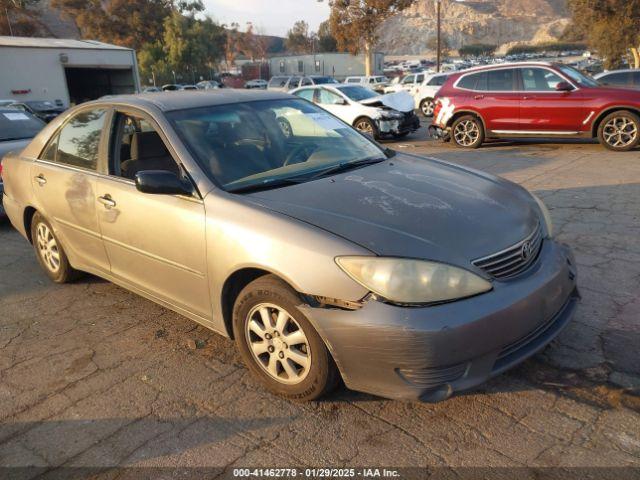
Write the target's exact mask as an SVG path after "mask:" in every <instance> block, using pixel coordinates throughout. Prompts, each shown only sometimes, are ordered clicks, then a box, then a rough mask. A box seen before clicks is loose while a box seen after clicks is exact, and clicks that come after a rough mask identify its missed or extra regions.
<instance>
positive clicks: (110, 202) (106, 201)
mask: <svg viewBox="0 0 640 480" xmlns="http://www.w3.org/2000/svg"><path fill="white" fill-rule="evenodd" d="M98 201H99V202H100V203H101V204H102V205H104V206H105V208H112V207H115V206H116V202H115V200H114V199H113V198H111V195H109V194H107V195H103V196H102V197H98Z"/></svg>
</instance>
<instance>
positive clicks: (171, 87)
mask: <svg viewBox="0 0 640 480" xmlns="http://www.w3.org/2000/svg"><path fill="white" fill-rule="evenodd" d="M180 87H182V85H180V84H177V83H168V84H166V85H163V86H162V91H163V92H173V91H174V90H180Z"/></svg>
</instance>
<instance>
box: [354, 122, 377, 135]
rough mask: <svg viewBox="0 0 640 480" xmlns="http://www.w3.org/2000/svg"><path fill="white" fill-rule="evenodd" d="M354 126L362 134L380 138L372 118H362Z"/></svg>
mask: <svg viewBox="0 0 640 480" xmlns="http://www.w3.org/2000/svg"><path fill="white" fill-rule="evenodd" d="M353 126H354V127H355V129H356V130H358V131H359V132H360V133H364V134H365V135H369V136H372V137H373V138H378V129H377V128H376V126H375V124H374V123H373V120H371V119H370V118H367V117H361V118H359V119H357V120H356V121H355V122H354V124H353Z"/></svg>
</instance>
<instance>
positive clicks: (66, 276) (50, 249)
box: [31, 212, 81, 283]
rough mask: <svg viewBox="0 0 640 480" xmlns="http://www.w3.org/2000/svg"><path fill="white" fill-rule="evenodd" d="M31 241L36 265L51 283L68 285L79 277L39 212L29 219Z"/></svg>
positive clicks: (48, 224)
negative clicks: (38, 265) (38, 264)
mask: <svg viewBox="0 0 640 480" xmlns="http://www.w3.org/2000/svg"><path fill="white" fill-rule="evenodd" d="M31 240H32V242H33V248H34V250H35V252H36V258H37V259H38V263H40V266H41V267H42V269H43V270H44V272H45V273H46V274H47V276H48V277H49V278H50V279H51V280H52V281H54V282H55V283H68V282H72V281H73V280H76V279H77V278H78V277H80V276H81V272H79V271H78V270H75V269H74V268H73V267H72V266H71V264H70V263H69V259H68V258H67V255H66V253H65V252H64V249H63V248H62V245H61V244H60V241H59V240H58V237H56V235H55V234H54V233H53V228H51V224H50V223H49V222H48V221H47V220H46V219H45V218H44V217H43V216H42V215H41V214H40V213H39V212H36V213H34V215H33V218H32V219H31Z"/></svg>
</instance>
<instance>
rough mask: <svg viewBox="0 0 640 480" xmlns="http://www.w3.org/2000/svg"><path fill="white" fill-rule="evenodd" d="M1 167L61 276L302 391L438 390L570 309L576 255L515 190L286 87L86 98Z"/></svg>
mask: <svg viewBox="0 0 640 480" xmlns="http://www.w3.org/2000/svg"><path fill="white" fill-rule="evenodd" d="M351 88H357V86H351ZM281 115H286V116H287V119H288V121H289V122H290V124H291V126H292V132H293V136H292V137H289V138H285V137H284V135H283V132H282V131H281V130H280V128H279V123H278V120H277V119H278V117H279V116H281ZM79 125H81V126H82V128H77V127H78V126H79ZM298 131H300V132H301V133H300V134H298V133H297V132H298ZM108 145H109V146H111V147H112V148H107V146H108ZM4 166H5V168H4V172H3V174H4V176H5V196H4V199H5V207H6V210H7V213H8V216H9V218H10V219H11V222H12V224H13V225H14V227H15V228H16V229H17V230H18V231H19V232H20V233H21V234H22V236H24V237H25V238H26V239H27V240H28V241H29V242H31V243H32V244H33V248H34V250H35V254H36V257H37V259H38V262H39V263H40V265H41V266H42V268H43V270H44V272H45V273H46V275H48V276H49V278H50V279H51V280H52V281H54V282H58V283H64V282H67V281H71V280H72V279H74V278H77V276H78V275H79V274H78V272H79V271H86V272H90V273H93V274H95V275H98V276H100V277H103V278H105V279H107V280H110V281H112V282H114V283H116V284H118V285H121V286H122V287H124V288H127V289H130V290H132V291H134V292H136V293H138V294H140V295H142V296H145V297H147V298H149V299H151V300H153V301H155V302H158V303H160V304H162V305H164V306H166V307H168V308H170V309H173V310H175V311H176V312H179V313H180V314H182V315H185V316H187V317H190V318H192V319H194V320H195V321H197V322H199V323H200V324H202V325H204V326H206V327H208V328H211V329H212V330H214V331H216V332H219V333H220V334H222V335H225V336H229V337H232V338H233V339H234V340H235V343H236V345H237V348H238V349H239V352H240V355H241V357H242V359H243V360H244V362H245V363H246V365H247V367H248V368H249V370H250V371H251V372H252V373H253V374H254V375H255V376H256V378H258V379H259V380H260V381H262V382H263V383H264V385H265V386H266V387H268V388H269V389H270V390H271V391H273V392H275V393H277V394H280V395H283V396H285V397H286V398H289V399H295V400H311V399H315V398H318V397H319V396H321V395H322V394H324V393H326V392H328V391H329V390H330V389H331V388H332V387H333V386H334V385H335V384H336V382H337V380H338V378H339V377H340V376H341V377H342V379H343V380H344V382H345V383H346V385H347V386H348V387H350V388H352V389H354V390H359V391H365V392H369V393H373V394H376V395H381V396H385V397H390V398H401V399H421V400H431V401H438V400H443V399H446V398H448V397H449V396H450V395H452V394H453V393H454V392H457V391H461V390H464V389H468V388H472V387H474V386H475V385H478V384H480V383H482V382H484V381H485V380H487V379H488V378H490V377H492V376H495V375H497V374H499V373H501V372H503V371H505V370H507V369H509V368H511V367H513V366H514V365H517V364H518V363H520V362H522V361H523V360H524V359H526V358H528V357H530V356H531V355H533V354H534V353H536V352H538V351H539V350H541V349H542V348H543V347H544V346H545V345H547V344H548V343H549V342H550V341H551V340H553V338H554V337H556V336H557V335H558V333H559V332H560V331H561V330H562V328H563V327H565V325H567V323H568V322H569V320H570V318H571V316H572V314H573V312H574V310H575V308H576V304H577V290H576V267H575V261H574V259H573V256H572V254H571V252H570V250H569V248H568V247H566V246H565V245H563V244H561V243H558V242H556V241H555V240H554V239H553V234H552V226H551V222H550V219H549V214H548V212H547V210H546V208H545V207H544V205H543V203H542V202H541V201H540V200H538V199H537V198H536V197H534V196H533V195H531V194H529V193H528V192H527V191H526V190H524V189H523V188H522V187H520V186H517V185H515V184H512V183H510V182H508V181H507V180H504V179H500V178H497V177H493V176H491V175H488V174H486V173H480V172H477V171H473V170H467V169H465V168H464V167H462V166H459V165H452V164H449V163H447V162H443V161H440V160H436V159H428V158H420V157H416V156H413V155H404V154H400V153H395V152H393V151H391V150H388V149H387V150H385V149H383V148H381V147H380V146H379V145H378V144H376V143H375V142H373V141H371V140H369V139H367V138H366V137H365V136H363V135H361V134H359V133H358V132H356V131H355V130H353V129H352V128H351V127H349V126H348V125H346V124H344V123H343V122H341V121H340V120H338V119H337V118H335V117H334V116H332V115H331V114H329V113H328V112H326V111H325V110H323V109H321V108H319V107H318V106H316V105H314V104H312V103H310V102H307V101H303V100H301V99H299V98H295V97H291V96H289V95H285V94H281V93H276V92H261V91H257V90H248V91H247V90H236V91H221V92H213V93H212V94H211V95H199V94H198V93H196V92H176V93H166V94H164V95H163V99H162V102H157V101H154V100H153V99H152V98H149V97H146V96H123V97H120V98H118V99H117V100H116V101H95V102H89V103H85V104H82V105H80V106H78V107H75V108H73V109H72V110H70V111H68V112H66V113H65V114H63V115H62V116H60V117H58V118H57V119H56V120H54V121H53V122H51V123H50V124H49V126H48V127H47V128H46V129H45V130H44V131H43V132H42V133H41V134H40V135H38V136H37V137H36V139H35V140H34V141H33V142H31V143H30V144H29V146H28V147H27V148H26V149H25V150H24V152H23V153H22V154H14V155H10V156H8V157H6V158H5V160H4ZM34 179H35V181H34ZM168 231H170V232H171V235H167V232H168ZM71 308H73V307H71ZM184 373H185V375H188V374H189V372H188V371H185V372H184Z"/></svg>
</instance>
